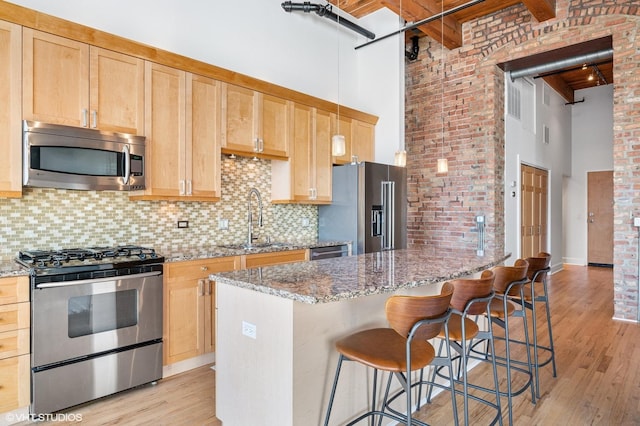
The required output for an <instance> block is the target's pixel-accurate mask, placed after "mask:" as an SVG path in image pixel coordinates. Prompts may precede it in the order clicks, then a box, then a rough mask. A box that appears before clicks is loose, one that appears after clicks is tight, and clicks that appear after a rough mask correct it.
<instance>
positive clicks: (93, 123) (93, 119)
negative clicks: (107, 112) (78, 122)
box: [91, 109, 98, 129]
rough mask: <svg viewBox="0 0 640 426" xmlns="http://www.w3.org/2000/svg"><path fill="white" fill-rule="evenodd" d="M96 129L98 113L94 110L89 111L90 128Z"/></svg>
mask: <svg viewBox="0 0 640 426" xmlns="http://www.w3.org/2000/svg"><path fill="white" fill-rule="evenodd" d="M96 127H98V111H96V110H95V109H94V110H93V111H91V128H93V129H95V128H96Z"/></svg>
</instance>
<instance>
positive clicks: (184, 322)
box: [164, 277, 205, 365]
mask: <svg viewBox="0 0 640 426" xmlns="http://www.w3.org/2000/svg"><path fill="white" fill-rule="evenodd" d="M203 281H204V280H203V279H202V278H188V277H184V278H175V279H168V280H167V281H166V290H165V297H166V301H165V321H166V322H165V334H166V336H165V342H164V347H165V349H164V363H165V365H168V364H173V363H175V362H178V361H182V360H185V359H188V358H193V357H195V356H198V355H200V354H202V353H204V322H203V320H204V309H205V305H204V302H205V301H204V298H203V297H202V296H203V286H204V283H203Z"/></svg>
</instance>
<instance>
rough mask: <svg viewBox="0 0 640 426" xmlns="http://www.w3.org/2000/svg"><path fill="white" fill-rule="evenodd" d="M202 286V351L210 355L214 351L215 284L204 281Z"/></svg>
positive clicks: (208, 280)
mask: <svg viewBox="0 0 640 426" xmlns="http://www.w3.org/2000/svg"><path fill="white" fill-rule="evenodd" d="M218 272H220V271H218ZM204 285H205V289H204V351H205V353H210V352H215V351H216V282H215V281H211V280H210V279H206V280H205V281H204Z"/></svg>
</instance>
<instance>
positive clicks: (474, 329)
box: [438, 313, 480, 341]
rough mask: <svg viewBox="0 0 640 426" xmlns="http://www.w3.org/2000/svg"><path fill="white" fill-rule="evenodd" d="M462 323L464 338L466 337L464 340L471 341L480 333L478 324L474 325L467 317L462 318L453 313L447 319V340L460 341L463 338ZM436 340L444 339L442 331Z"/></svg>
mask: <svg viewBox="0 0 640 426" xmlns="http://www.w3.org/2000/svg"><path fill="white" fill-rule="evenodd" d="M463 321H464V327H465V336H466V339H465V340H470V339H473V338H475V337H476V336H477V335H478V333H479V332H480V328H479V327H478V324H476V322H475V321H473V320H471V319H469V318H467V317H464V318H463V317H462V316H461V315H460V314H455V313H454V314H451V317H449V339H451V340H455V341H460V340H462V339H463V338H464V336H463V334H462V322H463ZM438 338H439V339H445V338H446V336H445V333H444V331H441V332H440V334H438Z"/></svg>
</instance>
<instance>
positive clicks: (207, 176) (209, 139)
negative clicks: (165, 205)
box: [185, 74, 221, 198]
mask: <svg viewBox="0 0 640 426" xmlns="http://www.w3.org/2000/svg"><path fill="white" fill-rule="evenodd" d="M186 104H187V111H186V115H187V116H186V121H187V129H186V138H187V143H186V148H187V152H186V154H185V160H186V179H187V195H192V196H194V197H211V198H219V197H220V195H221V191H220V144H219V143H218V135H219V128H220V90H219V83H218V82H217V81H215V80H212V79H210V78H207V77H202V76H199V75H194V74H187V101H186Z"/></svg>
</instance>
